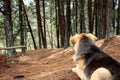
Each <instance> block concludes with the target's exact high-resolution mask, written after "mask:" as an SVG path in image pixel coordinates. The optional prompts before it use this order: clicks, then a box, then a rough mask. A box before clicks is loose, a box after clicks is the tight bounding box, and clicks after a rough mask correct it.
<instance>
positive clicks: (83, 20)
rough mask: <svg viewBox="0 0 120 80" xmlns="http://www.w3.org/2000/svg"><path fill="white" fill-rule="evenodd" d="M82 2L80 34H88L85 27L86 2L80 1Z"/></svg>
mask: <svg viewBox="0 0 120 80" xmlns="http://www.w3.org/2000/svg"><path fill="white" fill-rule="evenodd" d="M79 1H80V3H79V4H80V32H81V33H83V32H86V27H85V12H84V9H85V0H79Z"/></svg>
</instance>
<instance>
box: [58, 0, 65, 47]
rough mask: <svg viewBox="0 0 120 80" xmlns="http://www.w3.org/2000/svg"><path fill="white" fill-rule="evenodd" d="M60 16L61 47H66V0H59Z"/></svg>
mask: <svg viewBox="0 0 120 80" xmlns="http://www.w3.org/2000/svg"><path fill="white" fill-rule="evenodd" d="M58 18H59V26H60V33H61V47H64V41H65V16H64V0H58Z"/></svg>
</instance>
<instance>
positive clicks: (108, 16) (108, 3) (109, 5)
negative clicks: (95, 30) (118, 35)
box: [103, 0, 113, 38]
mask: <svg viewBox="0 0 120 80" xmlns="http://www.w3.org/2000/svg"><path fill="white" fill-rule="evenodd" d="M106 7H107V9H106V20H107V23H106V36H105V37H106V38H108V37H109V35H110V34H111V33H112V15H113V14H112V13H113V11H112V10H113V1H112V0H106ZM103 35H104V34H103Z"/></svg>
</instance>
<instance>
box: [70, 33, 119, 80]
mask: <svg viewBox="0 0 120 80" xmlns="http://www.w3.org/2000/svg"><path fill="white" fill-rule="evenodd" d="M96 40H97V37H96V36H94V35H93V34H91V33H81V34H76V35H74V36H72V37H70V41H71V42H72V44H73V45H74V50H75V54H74V55H73V61H74V62H75V64H76V67H75V68H72V71H73V72H74V73H76V74H77V75H78V76H79V77H80V79H81V80H120V63H119V62H117V61H116V60H114V59H113V58H112V57H110V56H109V55H107V54H106V53H105V52H104V51H103V50H102V49H100V48H99V47H97V45H96V44H95V41H96Z"/></svg>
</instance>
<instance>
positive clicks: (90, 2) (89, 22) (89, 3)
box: [88, 0, 93, 33]
mask: <svg viewBox="0 0 120 80" xmlns="http://www.w3.org/2000/svg"><path fill="white" fill-rule="evenodd" d="M92 17H93V16H92V0H88V24H89V32H90V33H93V25H92V23H93V22H92V21H93V20H92V19H93V18H92Z"/></svg>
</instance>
